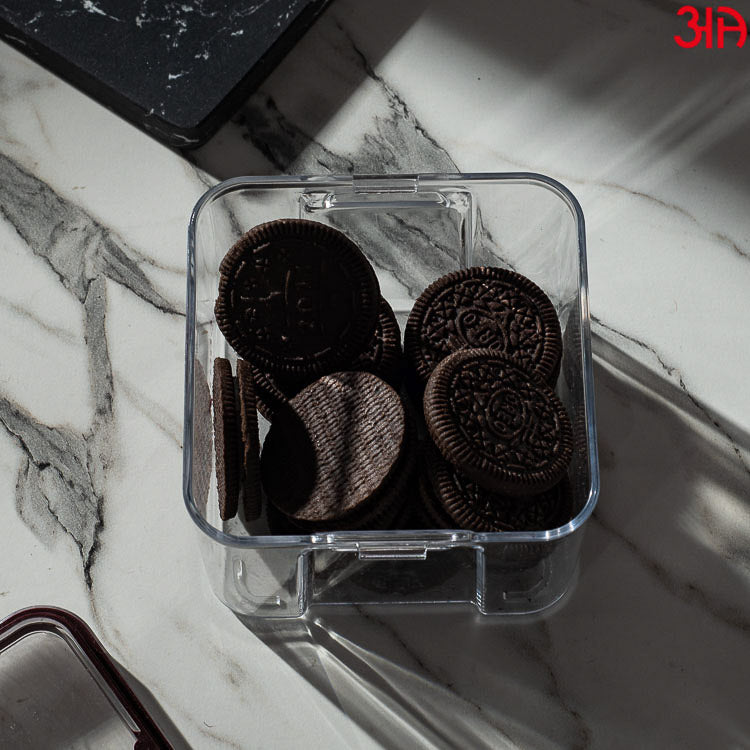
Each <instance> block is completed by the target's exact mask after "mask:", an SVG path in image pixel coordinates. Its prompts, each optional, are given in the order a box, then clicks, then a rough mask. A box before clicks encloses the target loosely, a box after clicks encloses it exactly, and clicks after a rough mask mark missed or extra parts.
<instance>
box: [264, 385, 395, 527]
mask: <svg viewBox="0 0 750 750" xmlns="http://www.w3.org/2000/svg"><path fill="white" fill-rule="evenodd" d="M406 431H407V424H406V412H405V410H404V406H403V403H402V402H401V399H400V397H399V395H398V394H397V393H396V391H394V390H393V388H391V386H389V385H388V384H387V383H385V382H384V381H383V380H381V379H380V378H378V377H377V376H375V375H372V374H371V373H366V372H340V373H334V374H332V375H324V376H323V377H322V378H320V379H318V380H316V381H315V382H314V383H311V384H310V385H309V386H307V387H306V388H304V389H303V390H302V391H300V393H298V394H297V395H296V396H295V397H294V398H293V399H291V401H290V402H289V403H288V405H287V406H286V407H285V408H284V409H282V410H281V411H280V412H279V413H278V414H277V415H276V418H275V419H274V421H273V423H272V425H271V429H270V430H269V433H268V436H267V437H266V441H265V443H264V445H263V453H262V454H261V474H262V479H263V486H264V488H265V490H266V493H267V494H268V497H269V498H270V500H271V501H272V502H273V503H274V504H275V505H276V507H277V508H279V509H280V510H281V511H283V512H284V513H285V514H286V515H288V516H289V517H290V518H291V519H292V520H293V521H295V522H297V523H301V524H305V525H307V524H315V525H320V524H325V523H326V522H337V521H340V520H341V519H344V518H347V517H348V516H351V515H352V514H357V513H363V512H364V511H365V509H366V508H368V507H369V504H370V503H372V502H376V501H379V500H383V501H384V502H386V503H387V502H388V500H389V499H390V498H385V497H384V493H385V494H389V493H388V490H389V488H391V487H392V486H393V485H394V479H395V478H396V475H397V474H398V473H399V472H398V467H399V466H400V464H401V459H402V456H403V451H404V449H405V447H406V445H407V443H406Z"/></svg>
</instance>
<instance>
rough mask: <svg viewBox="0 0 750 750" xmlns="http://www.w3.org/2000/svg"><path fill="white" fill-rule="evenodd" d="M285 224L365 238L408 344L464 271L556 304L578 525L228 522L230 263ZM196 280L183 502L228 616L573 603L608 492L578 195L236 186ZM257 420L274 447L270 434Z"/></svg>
mask: <svg viewBox="0 0 750 750" xmlns="http://www.w3.org/2000/svg"><path fill="white" fill-rule="evenodd" d="M281 218H305V219H311V220H314V221H319V222H323V223H325V224H330V225H331V226H334V227H335V228H337V229H339V230H340V231H343V232H344V233H345V234H347V235H348V236H349V237H350V238H351V239H353V240H354V241H355V242H356V243H357V244H358V245H359V246H360V248H361V249H362V250H363V252H364V253H365V255H367V257H368V258H369V260H370V262H371V263H372V265H373V267H374V268H375V270H376V273H377V275H378V279H379V282H380V289H381V294H382V295H383V297H385V298H386V299H387V300H388V302H389V303H390V305H391V306H392V308H393V310H394V311H395V313H396V317H397V318H398V321H399V325H400V327H401V330H402V332H403V329H404V325H405V323H406V319H407V317H408V315H409V312H410V310H411V308H412V305H413V303H414V301H415V299H416V298H417V297H418V296H419V294H420V293H421V292H422V291H423V290H424V289H425V287H427V286H428V285H429V284H430V283H432V282H433V281H435V280H436V279H437V278H439V277H440V276H442V275H444V274H446V273H449V272H451V271H455V270H457V269H460V268H465V267H469V266H478V265H491V266H503V267H506V268H511V269H513V270H515V271H518V272H519V273H521V274H523V275H525V276H528V277H529V278H530V279H532V280H533V281H534V282H536V283H537V284H538V285H539V286H540V287H541V288H542V289H543V290H544V291H545V292H546V293H547V295H548V296H549V297H550V299H551V300H552V302H553V304H554V306H555V309H556V311H557V314H558V317H559V319H560V326H561V329H562V335H563V358H562V367H561V372H560V377H559V379H558V382H557V386H556V391H557V393H558V395H559V396H560V398H561V399H562V401H563V403H564V404H565V406H566V408H567V410H568V413H569V415H570V417H571V421H572V423H573V429H574V436H575V451H574V455H573V459H572V462H571V464H570V467H569V477H570V480H571V485H572V488H573V494H574V509H575V511H574V516H573V518H572V519H571V520H570V522H568V523H566V524H565V525H564V526H561V527H559V528H556V529H548V530H546V531H533V532H497V533H475V532H471V531H462V530H454V531H451V530H429V529H428V530H424V531H337V532H330V533H315V534H299V535H294V536H271V535H269V533H268V527H267V525H266V522H265V519H264V518H261V519H260V520H258V521H253V522H246V521H245V520H244V519H243V518H242V517H241V515H240V516H238V517H237V518H235V519H233V520H231V521H228V522H222V521H221V520H220V518H219V511H218V499H217V493H216V479H215V471H214V464H213V461H214V452H213V446H212V442H211V441H212V429H211V423H212V418H211V406H210V404H211V395H210V390H211V373H212V367H213V359H214V357H217V356H226V357H228V358H229V359H230V360H232V362H233V366H234V364H235V362H236V356H235V354H234V352H233V350H232V349H231V347H230V346H229V345H228V344H227V343H226V342H225V340H224V337H223V336H222V334H221V332H220V330H219V328H218V326H217V325H216V322H215V320H214V312H213V308H214V301H215V298H216V294H217V289H218V270H219V263H220V262H221V260H222V258H223V257H224V255H225V253H226V252H227V250H228V249H229V248H230V247H231V246H232V245H233V244H234V243H235V242H236V241H237V239H239V237H241V236H242V234H244V233H245V232H246V231H247V230H248V229H250V228H252V227H253V226H255V225H257V224H260V223H263V222H266V221H270V220H273V219H281ZM187 271H188V273H187V307H186V312H187V328H186V341H185V424H184V428H185V431H184V461H183V494H184V499H185V506H186V508H187V511H188V513H189V514H190V517H191V518H192V519H193V521H194V522H195V524H196V527H197V529H196V530H197V539H198V543H199V546H200V549H201V553H202V555H203V559H204V562H205V568H206V572H207V574H208V576H209V579H210V581H211V585H212V587H213V590H214V591H215V593H216V595H217V597H218V598H219V599H220V600H221V601H222V602H224V604H226V605H227V606H228V607H229V608H230V609H232V610H233V611H235V612H236V613H237V614H240V615H243V616H265V617H300V616H301V615H303V614H304V613H305V611H306V610H307V608H308V607H309V606H311V605H313V604H315V605H324V604H326V605H333V604H347V603H364V602H368V603H370V602H372V603H388V604H393V603H422V604H424V603H442V604H446V603H471V604H473V605H475V606H476V608H477V609H478V610H479V611H480V612H482V613H483V614H488V615H489V614H528V613H532V612H537V611H539V610H542V609H544V608H546V607H549V606H550V605H552V604H553V603H555V602H556V601H557V600H558V599H560V597H561V596H563V594H564V593H565V591H566V589H567V588H568V586H569V585H570V583H571V581H572V580H573V577H574V574H575V572H576V568H577V564H578V559H579V551H580V546H581V538H582V534H583V529H584V526H585V522H586V520H587V519H588V517H589V516H590V515H591V512H592V511H593V509H594V506H595V505H596V501H597V498H598V494H599V465H598V458H597V448H596V426H595V417H594V388H593V373H592V360H591V344H590V332H589V310H588V281H587V275H586V243H585V233H584V221H583V214H582V212H581V208H580V206H579V204H578V202H577V201H576V199H575V197H574V196H573V195H572V194H571V193H570V191H569V190H567V189H566V188H565V187H564V186H563V185H561V184H560V183H558V182H556V181H555V180H552V179H550V178H548V177H544V176H542V175H537V174H528V173H507V174H454V175H389V176H362V177H358V176H354V177H352V176H320V177H247V178H234V179H231V180H227V181H225V182H222V183H220V184H218V185H216V186H215V187H213V188H211V189H210V190H209V191H208V192H206V193H205V194H204V195H203V196H202V197H201V199H200V200H199V201H198V203H197V204H196V206H195V209H194V210H193V214H192V217H191V219H190V226H189V230H188V265H187ZM259 423H260V430H261V439H263V437H264V436H265V433H266V431H267V428H268V424H267V423H266V422H265V420H263V419H262V417H260V416H259Z"/></svg>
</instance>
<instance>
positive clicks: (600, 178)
mask: <svg viewBox="0 0 750 750" xmlns="http://www.w3.org/2000/svg"><path fill="white" fill-rule="evenodd" d="M372 8H376V11H373V10H372ZM678 8H679V3H672V2H671V0H644V1H643V2H641V3H629V4H623V3H621V2H617V0H604V2H600V3H597V4H592V3H588V2H581V0H576V1H575V2H561V3H547V2H542V0H537V1H536V2H532V3H514V2H502V3H500V2H497V0H476V2H472V3H471V4H470V6H466V5H463V6H462V5H460V4H456V3H455V2H453V1H452V0H432V2H428V0H416V1H415V2H408V3H405V2H402V1H401V0H379V2H378V3H377V4H373V6H371V8H370V9H369V10H365V9H364V6H363V5H362V4H361V3H357V2H355V1H354V0H352V1H351V2H342V1H340V2H337V3H333V4H332V5H331V6H330V7H329V8H328V10H327V11H326V12H325V13H324V15H323V16H322V17H321V18H320V19H319V20H318V22H317V23H316V25H315V26H314V27H313V28H312V29H311V30H310V31H309V32H308V34H307V35H306V36H305V37H304V38H303V40H302V41H301V42H300V43H299V44H298V45H297V46H296V47H295V49H294V50H293V51H292V52H291V53H290V54H289V55H288V56H287V58H286V59H285V60H284V61H283V62H282V63H281V65H280V66H279V67H278V68H277V69H276V70H275V71H274V73H273V74H272V75H271V76H270V77H269V79H268V80H267V81H266V83H265V84H264V85H263V86H262V87H261V89H260V90H259V91H258V92H256V93H255V94H254V95H253V96H251V97H250V98H249V99H248V101H247V102H246V103H245V105H244V106H243V107H242V109H241V111H240V112H239V113H238V114H237V116H236V117H235V118H234V119H233V121H232V122H230V123H228V124H227V125H226V126H224V128H222V129H221V130H220V131H219V133H218V134H217V135H216V136H215V137H214V138H213V139H211V141H209V142H208V143H207V144H206V145H205V146H204V147H203V148H201V149H199V150H197V151H195V152H193V153H192V154H191V155H190V156H189V158H190V159H191V161H193V162H194V163H195V164H197V165H198V166H200V167H201V168H202V169H204V170H205V171H206V172H208V173H209V174H211V175H213V176H214V177H216V178H218V179H227V178H229V177H234V176H237V175H243V174H244V175H248V174H252V175H262V174H269V173H278V172H280V173H286V174H305V173H309V174H321V173H322V174H325V173H341V174H346V173H351V172H358V173H360V174H362V173H368V172H372V173H389V172H390V173H393V172H451V171H461V170H466V169H469V168H470V167H471V166H474V168H476V165H470V164H464V163H456V161H455V158H457V155H456V154H449V153H448V152H447V151H446V150H445V149H444V148H443V146H442V145H441V144H440V143H438V142H437V140H436V138H435V134H434V133H433V132H431V130H433V129H434V128H433V127H432V126H431V125H430V124H429V123H425V122H422V121H421V120H418V119H417V117H416V116H415V115H414V113H413V112H412V111H411V109H410V106H411V105H413V104H417V102H416V101H411V100H413V99H415V98H416V99H419V102H418V103H419V104H420V105H421V106H422V108H424V106H425V102H431V99H432V98H434V97H435V96H437V98H438V99H439V98H440V94H439V93H437V95H436V94H435V93H433V92H432V89H433V88H435V89H436V90H437V91H438V92H439V90H440V85H441V84H440V80H439V79H438V78H437V76H438V75H439V67H438V70H436V77H435V78H434V79H433V78H430V77H428V76H429V69H425V70H424V71H423V73H422V75H423V76H424V77H425V79H424V86H423V87H422V88H423V89H424V90H425V92H426V93H425V95H424V96H423V95H421V94H420V95H419V96H417V97H415V96H414V95H410V94H409V93H407V92H405V91H401V90H400V89H399V87H398V86H397V85H396V84H395V83H394V82H393V81H391V80H389V78H388V75H387V74H383V77H381V75H380V73H378V72H377V71H379V70H380V68H378V63H379V62H380V61H381V60H382V59H383V58H384V57H386V55H387V53H388V52H389V51H390V50H391V49H392V48H393V47H394V46H396V44H397V43H398V41H399V40H400V39H401V38H402V37H403V36H404V35H405V34H406V33H407V32H408V30H409V29H410V28H411V27H412V26H413V25H414V24H415V23H416V22H417V21H418V20H419V19H420V17H421V16H422V15H425V16H426V18H425V19H424V20H423V25H426V27H427V28H432V29H434V30H435V39H436V42H435V50H432V51H431V52H430V51H428V52H427V53H426V54H428V55H429V54H431V53H432V54H435V59H436V61H438V62H439V61H440V55H439V52H438V51H436V50H440V49H443V48H451V47H452V46H455V47H456V48H462V49H469V50H471V53H470V59H471V62H470V63H467V62H466V61H463V62H462V63H461V64H463V65H470V66H471V69H472V70H473V69H476V73H477V80H481V79H483V80H485V81H494V80H495V78H497V89H496V90H497V96H501V97H502V99H503V109H502V112H503V113H504V114H502V115H501V117H503V118H505V117H507V122H503V121H502V120H501V121H500V122H498V123H497V127H498V129H499V132H500V133H502V132H503V131H504V129H505V128H511V129H513V128H516V127H517V123H518V122H524V121H526V120H529V121H532V122H534V123H535V127H534V131H535V132H534V133H532V134H530V138H531V139H532V141H533V142H534V143H538V148H535V149H534V153H535V154H536V156H535V157H533V158H532V161H531V162H529V155H528V154H527V153H525V155H524V156H517V155H514V154H513V153H505V152H504V151H503V148H502V143H497V144H494V143H491V142H488V144H487V153H486V161H485V164H486V167H485V168H486V169H489V170H493V169H498V168H504V169H507V168H508V165H509V164H510V165H511V166H512V165H514V164H516V161H518V164H517V166H516V167H515V168H522V169H526V168H529V164H531V165H532V166H533V165H534V164H539V163H542V164H547V163H549V167H547V171H550V172H551V173H554V174H555V176H556V177H558V178H559V179H561V180H563V181H564V182H569V181H571V180H579V179H580V178H581V175H580V171H579V170H576V173H575V174H574V173H572V172H571V173H568V172H570V167H566V166H565V164H566V163H568V160H567V159H565V158H564V154H565V153H566V152H570V153H575V152H577V151H578V150H579V149H580V148H581V144H580V143H579V141H580V140H581V139H585V140H586V141H592V142H591V143H590V144H589V143H587V145H585V146H584V148H586V149H589V148H590V149H593V153H594V154H598V155H599V156H598V157H597V156H595V157H594V162H593V163H594V165H595V173H594V174H593V175H592V174H591V173H589V174H588V177H587V180H588V181H590V180H591V179H592V177H593V178H595V179H596V181H597V182H599V183H601V184H603V185H607V186H609V187H615V188H617V187H621V186H622V185H624V184H625V183H626V182H628V181H629V180H630V179H631V178H632V177H633V175H634V174H640V175H642V174H643V172H644V170H646V171H648V170H652V171H653V169H652V168H654V167H656V166H657V165H659V164H663V165H665V168H666V169H665V171H664V173H665V174H668V173H669V171H670V169H672V168H673V167H674V165H675V164H682V163H683V162H684V164H685V165H686V166H687V165H693V166H694V167H695V168H696V169H699V170H700V171H706V172H714V173H718V175H719V176H720V177H722V178H725V179H727V180H729V181H731V183H732V185H733V186H735V187H736V189H737V190H743V191H748V190H750V184H748V180H749V179H750V171H748V170H747V169H744V168H743V166H742V160H738V159H737V154H738V153H743V152H744V151H743V150H744V148H745V135H746V121H747V85H746V78H745V75H744V72H743V70H744V69H743V68H742V66H741V65H739V64H738V57H737V55H738V54H742V53H744V50H736V49H726V50H724V52H725V54H719V55H717V54H712V53H715V50H703V49H694V50H689V51H688V54H686V50H684V49H682V48H680V47H678V46H677V45H676V44H675V43H674V40H673V36H674V35H675V34H676V33H679V32H681V31H682V32H687V29H685V28H684V25H683V22H682V21H681V20H680V19H679V18H678V17H677V16H676V11H677V10H678ZM446 40H451V41H446ZM636 53H637V54H636ZM462 59H463V58H462ZM709 62H710V64H708V63H709ZM418 64H422V61H421V60H420V61H418ZM461 80H462V85H469V84H470V83H471V82H472V81H473V77H471V78H465V79H461ZM364 84H368V85H369V86H370V89H369V90H368V91H369V93H368V94H367V95H366V96H364V97H363V96H359V93H360V91H359V90H360V89H362V87H363V85H364ZM412 85H414V83H413V82H412ZM489 90H492V89H489ZM478 95H480V94H479V93H478ZM561 99H564V100H565V104H564V106H562V110H563V116H564V117H565V118H567V119H564V120H561V121H557V120H555V119H554V116H555V115H553V114H552V113H554V112H557V110H558V109H560V108H561V105H560V103H559V100H561ZM446 101H448V102H449V101H450V98H447V99H446ZM351 108H356V110H357V112H358V113H359V114H358V117H357V126H356V128H355V131H356V132H351V130H352V129H351V126H347V127H346V128H345V129H344V131H342V132H341V133H339V134H338V135H337V136H336V138H335V140H331V139H330V138H326V137H321V135H322V134H323V133H324V131H325V130H326V128H330V127H331V126H332V125H333V127H334V129H335V128H336V124H335V121H336V118H337V115H338V114H340V113H341V112H342V111H344V110H347V109H349V110H351ZM427 109H428V111H429V109H430V108H429V107H428V108H427ZM547 111H549V112H550V113H551V114H550V115H549V118H550V119H549V122H547V123H545V121H544V113H545V112H547ZM565 112H567V114H565ZM571 113H572V114H571ZM717 113H721V117H717ZM579 114H581V115H582V116H581V117H579ZM446 116H447V117H448V118H449V120H451V121H453V120H455V121H456V126H457V127H458V126H460V123H461V115H460V113H451V112H449V111H448V112H446ZM540 118H541V119H540ZM612 123H616V124H617V130H618V131H619V130H621V129H623V130H625V131H626V132H627V137H626V138H625V139H624V140H625V142H626V143H627V144H629V145H628V146H627V147H626V148H618V149H616V150H614V151H613V150H612V149H611V148H610V147H608V146H607V145H606V144H604V143H602V144H599V143H598V141H599V140H600V138H602V137H606V136H605V135H603V134H606V133H608V132H610V130H611V126H612ZM599 124H600V125H601V127H600V126H599ZM336 132H338V131H336ZM471 133H472V128H471V127H470V128H469V129H468V130H467V137H468V138H469V140H470V141H471V140H472V138H473V136H472V135H471ZM546 134H554V135H546ZM324 142H325V144H324ZM334 144H335V145H334ZM604 154H606V158H605V157H604V156H603V155H604ZM644 158H645V159H646V162H645V163H644ZM540 160H541V161H540ZM501 164H502V167H500V165H501ZM667 167H668V168H667ZM561 170H562V171H561ZM663 176H664V175H663V174H662V172H660V171H659V170H656V171H653V174H651V176H650V177H648V179H646V180H645V182H643V181H640V182H639V185H640V187H639V190H643V189H644V187H648V188H649V190H650V189H651V188H654V187H656V184H657V183H658V182H659V181H660V180H661V179H662V178H663ZM637 194H640V193H637ZM658 200H660V199H657V202H658ZM662 202H663V201H662ZM665 205H667V204H665Z"/></svg>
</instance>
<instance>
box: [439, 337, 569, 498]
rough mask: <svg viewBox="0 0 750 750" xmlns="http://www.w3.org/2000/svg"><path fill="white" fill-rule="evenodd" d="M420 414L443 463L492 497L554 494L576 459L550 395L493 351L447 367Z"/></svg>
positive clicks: (474, 352)
mask: <svg viewBox="0 0 750 750" xmlns="http://www.w3.org/2000/svg"><path fill="white" fill-rule="evenodd" d="M424 414H425V420H426V422H427V429H428V430H429V433H430V435H431V437H432V439H433V441H434V442H435V445H436V446H437V447H438V449H439V450H440V453H442V455H443V457H444V458H445V459H446V460H447V461H449V462H450V463H451V464H453V465H454V466H455V467H456V468H457V469H459V471H461V472H462V473H464V474H466V475H467V476H469V477H470V478H472V479H474V480H475V481H476V482H478V483H479V484H480V485H481V486H483V487H485V488H487V489H491V490H494V491H496V492H502V493H508V494H512V495H531V494H536V493H539V492H542V491H544V490H546V489H549V488H550V487H553V486H554V485H555V484H557V483H558V482H559V481H560V480H561V479H562V478H563V476H564V475H565V473H566V470H567V466H568V463H569V462H570V458H571V456H572V453H573V431H572V428H571V425H570V420H569V418H568V415H567V412H566V411H565V407H564V406H563V404H562V402H561V401H560V399H559V398H557V396H556V395H555V392H554V391H553V390H552V389H551V388H550V387H549V385H547V384H546V383H544V382H543V381H542V380H540V379H538V378H537V377H536V376H534V375H533V374H532V373H530V372H529V371H528V370H526V369H524V368H523V367H522V366H521V365H520V364H519V363H517V362H516V361H515V360H512V359H509V358H508V357H505V356H503V355H501V354H498V353H497V352H495V351H493V350H492V349H465V350H463V351H459V352H456V353H455V354H451V355H450V356H449V357H447V358H446V359H444V360H443V361H442V362H441V363H440V364H439V365H438V366H437V367H436V368H435V370H434V372H433V373H432V375H431V376H430V379H429V381H428V382H427V388H426V389H425V394H424Z"/></svg>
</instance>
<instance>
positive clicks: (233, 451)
mask: <svg viewBox="0 0 750 750" xmlns="http://www.w3.org/2000/svg"><path fill="white" fill-rule="evenodd" d="M213 385H214V387H213V402H214V447H215V449H216V488H217V491H218V494H219V515H220V516H221V520H222V521H229V520H230V519H231V518H234V517H235V516H236V515H237V507H238V504H239V497H240V477H241V476H242V468H241V465H240V428H239V419H238V417H237V409H236V406H235V400H234V377H233V376H232V365H231V364H230V363H229V360H228V359H225V358H224V357H217V358H216V359H215V360H214V383H213Z"/></svg>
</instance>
